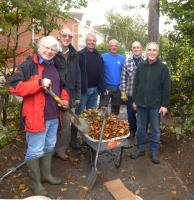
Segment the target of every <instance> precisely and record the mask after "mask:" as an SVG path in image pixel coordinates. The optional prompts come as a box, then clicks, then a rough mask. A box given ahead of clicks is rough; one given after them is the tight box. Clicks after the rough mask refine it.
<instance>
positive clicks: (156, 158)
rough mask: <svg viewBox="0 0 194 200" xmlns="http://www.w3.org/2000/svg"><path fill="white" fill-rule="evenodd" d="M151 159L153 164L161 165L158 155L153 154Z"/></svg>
mask: <svg viewBox="0 0 194 200" xmlns="http://www.w3.org/2000/svg"><path fill="white" fill-rule="evenodd" d="M150 157H151V160H152V163H154V164H156V165H158V164H160V160H159V159H158V155H157V153H151V155H150Z"/></svg>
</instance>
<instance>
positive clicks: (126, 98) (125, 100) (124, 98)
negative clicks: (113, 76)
mask: <svg viewBox="0 0 194 200" xmlns="http://www.w3.org/2000/svg"><path fill="white" fill-rule="evenodd" d="M121 99H122V101H124V102H127V100H128V97H127V94H126V93H125V92H121Z"/></svg>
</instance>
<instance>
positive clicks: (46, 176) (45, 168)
mask: <svg viewBox="0 0 194 200" xmlns="http://www.w3.org/2000/svg"><path fill="white" fill-rule="evenodd" d="M52 155H53V153H52V152H51V153H47V154H46V155H44V156H43V157H42V158H40V170H41V181H42V182H47V183H50V184H51V185H60V184H61V183H62V181H61V179H59V178H57V177H54V176H53V175H52V174H51V161H52Z"/></svg>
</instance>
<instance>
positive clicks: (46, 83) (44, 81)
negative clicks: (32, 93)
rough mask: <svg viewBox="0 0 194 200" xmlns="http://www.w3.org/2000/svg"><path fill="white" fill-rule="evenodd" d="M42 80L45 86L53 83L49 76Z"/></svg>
mask: <svg viewBox="0 0 194 200" xmlns="http://www.w3.org/2000/svg"><path fill="white" fill-rule="evenodd" d="M42 82H43V86H44V88H49V87H50V85H51V80H50V79H48V78H43V79H42Z"/></svg>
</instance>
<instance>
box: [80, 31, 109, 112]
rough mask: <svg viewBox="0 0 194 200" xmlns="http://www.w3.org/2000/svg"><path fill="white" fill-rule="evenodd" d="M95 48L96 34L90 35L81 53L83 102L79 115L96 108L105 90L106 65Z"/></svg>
mask: <svg viewBox="0 0 194 200" xmlns="http://www.w3.org/2000/svg"><path fill="white" fill-rule="evenodd" d="M95 47H96V36H95V34H94V33H88V35H87V36H86V47H85V48H83V49H82V50H80V51H79V66H80V71H81V102H80V105H79V108H78V113H81V112H82V111H83V110H84V109H88V108H96V106H97V98H98V94H100V93H102V92H103V91H104V90H105V84H104V63H103V59H102V56H101V55H100V54H99V53H98V52H97V50H96V49H95Z"/></svg>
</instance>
